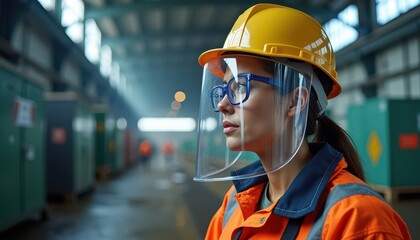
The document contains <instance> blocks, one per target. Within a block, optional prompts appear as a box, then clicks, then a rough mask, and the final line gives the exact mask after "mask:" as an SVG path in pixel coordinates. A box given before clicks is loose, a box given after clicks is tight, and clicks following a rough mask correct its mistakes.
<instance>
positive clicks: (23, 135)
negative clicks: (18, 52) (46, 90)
mask: <svg viewBox="0 0 420 240" xmlns="http://www.w3.org/2000/svg"><path fill="white" fill-rule="evenodd" d="M0 109H1V110H0V155H1V161H0V196H1V198H0V213H1V214H0V229H4V228H7V227H9V226H11V225H13V224H16V223H17V222H19V221H21V220H23V219H25V218H27V217H29V216H32V215H34V214H35V213H36V214H37V213H41V214H45V205H46V197H45V116H44V102H43V90H42V89H41V88H40V87H38V86H36V85H35V84H33V83H32V82H31V81H28V80H27V79H25V78H23V77H22V76H21V75H19V74H17V71H15V70H13V69H12V68H10V67H6V66H0Z"/></svg>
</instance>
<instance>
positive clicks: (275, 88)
mask: <svg viewBox="0 0 420 240" xmlns="http://www.w3.org/2000/svg"><path fill="white" fill-rule="evenodd" d="M199 63H200V64H201V65H202V66H203V67H204V70H203V71H204V73H203V86H202V94H201V96H202V100H201V105H200V121H199V122H200V125H199V134H198V151H197V164H196V176H195V180H196V181H222V180H233V186H232V187H231V188H230V189H229V190H228V192H227V193H226V195H225V197H224V200H223V203H222V205H221V207H220V208H219V210H218V211H217V212H216V214H215V215H214V217H213V219H212V221H211V223H210V225H209V228H208V231H207V235H206V239H295V238H296V239H410V234H409V232H408V230H407V226H406V224H405V223H404V221H403V220H402V219H401V217H400V216H399V215H398V214H397V213H396V212H395V211H394V210H393V209H392V208H391V207H390V206H389V205H387V204H386V203H385V202H384V201H383V200H382V198H381V197H380V196H379V195H378V194H377V193H376V192H374V191H372V190H371V189H370V188H368V187H367V186H366V184H365V183H364V182H363V180H364V176H363V170H362V167H361V165H360V163H359V159H358V156H357V153H356V151H355V149H354V147H353V146H352V144H351V142H350V140H349V139H348V137H347V135H346V133H345V132H344V131H343V130H342V129H341V128H340V127H338V126H337V125H336V124H335V123H334V122H333V121H332V120H331V119H329V118H328V117H327V116H325V114H324V111H325V108H326V106H327V99H330V98H333V97H335V96H337V95H338V94H339V93H340V91H341V87H340V85H339V83H338V80H337V73H336V71H335V59H334V53H333V51H332V48H331V44H330V42H329V39H328V37H327V35H326V34H325V32H324V30H323V29H322V27H321V26H320V25H319V23H317V22H316V21H315V20H314V19H313V18H311V17H310V16H308V15H306V14H304V13H302V12H300V11H297V10H294V9H291V8H287V7H283V6H278V5H273V4H258V5H255V6H253V7H251V8H249V9H248V10H246V11H245V12H244V13H243V14H242V15H241V16H239V18H238V19H237V21H236V23H235V24H234V26H233V28H232V30H231V32H230V33H229V35H228V36H227V39H226V41H225V44H224V46H223V48H220V49H213V50H210V51H207V52H204V53H203V54H202V55H201V56H200V57H199Z"/></svg>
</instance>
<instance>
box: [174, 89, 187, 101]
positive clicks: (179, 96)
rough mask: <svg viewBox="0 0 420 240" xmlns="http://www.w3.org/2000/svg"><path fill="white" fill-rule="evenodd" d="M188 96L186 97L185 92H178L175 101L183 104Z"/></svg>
mask: <svg viewBox="0 0 420 240" xmlns="http://www.w3.org/2000/svg"><path fill="white" fill-rule="evenodd" d="M186 97H187V96H186V95H185V93H184V92H182V91H178V92H176V93H175V96H174V98H175V101H177V102H180V103H182V102H183V101H185V98H186Z"/></svg>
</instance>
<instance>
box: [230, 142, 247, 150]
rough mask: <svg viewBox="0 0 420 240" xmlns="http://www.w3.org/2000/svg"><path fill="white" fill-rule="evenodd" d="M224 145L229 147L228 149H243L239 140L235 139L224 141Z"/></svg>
mask: <svg viewBox="0 0 420 240" xmlns="http://www.w3.org/2000/svg"><path fill="white" fill-rule="evenodd" d="M226 146H227V147H228V148H229V150H231V151H242V150H244V149H243V145H242V144H241V143H240V142H237V141H229V140H228V141H226Z"/></svg>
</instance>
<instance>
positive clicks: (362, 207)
mask: <svg viewBox="0 0 420 240" xmlns="http://www.w3.org/2000/svg"><path fill="white" fill-rule="evenodd" d="M322 239H372V240H373V239H375V240H377V239H379V240H381V239H384V240H385V239H401V240H407V239H411V236H410V233H409V231H408V228H407V225H406V224H405V222H404V221H403V220H402V219H401V217H400V216H399V215H398V214H397V213H396V212H395V211H394V210H393V209H392V208H391V206H389V205H388V204H387V203H386V202H384V201H382V200H381V199H378V198H377V197H374V196H367V195H354V196H351V197H348V198H345V199H343V200H341V201H339V202H338V203H337V204H335V205H334V206H333V207H332V208H331V209H330V211H329V212H328V215H327V217H326V219H325V223H324V229H323V231H322Z"/></svg>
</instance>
